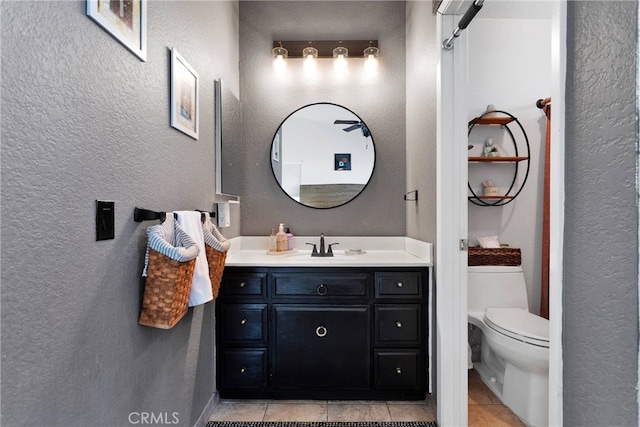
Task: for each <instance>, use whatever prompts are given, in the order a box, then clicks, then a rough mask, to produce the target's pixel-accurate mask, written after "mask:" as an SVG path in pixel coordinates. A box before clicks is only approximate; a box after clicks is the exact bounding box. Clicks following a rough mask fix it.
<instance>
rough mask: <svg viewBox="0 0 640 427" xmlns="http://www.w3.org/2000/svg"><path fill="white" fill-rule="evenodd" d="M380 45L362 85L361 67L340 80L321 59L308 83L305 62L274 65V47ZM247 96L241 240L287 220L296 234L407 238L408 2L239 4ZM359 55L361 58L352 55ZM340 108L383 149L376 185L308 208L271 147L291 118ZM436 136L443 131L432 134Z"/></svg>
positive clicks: (378, 157)
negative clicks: (346, 199)
mask: <svg viewBox="0 0 640 427" xmlns="http://www.w3.org/2000/svg"><path fill="white" fill-rule="evenodd" d="M307 39H309V40H314V39H315V40H340V39H344V40H347V39H377V40H378V42H379V46H380V51H381V55H380V67H379V74H378V76H377V77H375V78H373V79H368V80H367V79H364V78H363V73H362V72H361V70H360V69H359V68H360V67H362V63H363V60H362V59H360V60H356V59H354V60H350V62H349V68H350V72H349V74H348V75H347V76H346V78H344V79H343V80H335V79H334V78H333V74H332V71H333V70H332V67H333V61H332V60H330V59H321V60H319V61H318V62H319V64H318V76H317V80H315V81H314V82H310V81H309V80H307V79H306V78H305V75H304V74H303V70H302V61H301V60H289V61H288V66H287V75H286V76H284V77H279V76H278V75H277V74H276V72H275V71H274V69H273V67H272V58H271V48H272V43H273V40H307ZM240 52H241V53H240V69H241V83H240V93H241V100H242V103H243V144H244V146H243V149H244V159H243V164H244V170H243V179H244V181H243V188H244V192H243V198H242V210H241V219H242V223H241V230H242V234H243V235H266V234H268V233H269V231H270V230H271V229H272V228H274V227H275V226H277V224H278V223H279V222H284V223H285V224H286V225H287V226H288V227H291V229H292V231H293V232H294V234H300V235H303V234H304V235H317V234H320V233H322V232H324V233H326V234H327V235H401V236H404V235H405V223H406V221H405V202H404V200H403V194H404V193H405V191H406V190H405V181H406V180H405V169H406V168H405V162H406V155H405V153H406V149H405V124H406V123H405V4H404V2H397V1H389V2H384V1H382V2H367V3H366V7H364V4H363V2H340V1H329V2H327V1H316V2H313V1H310V2H307V1H295V2H271V1H268V2H265V1H257V2H251V1H242V2H240ZM350 54H351V55H356V56H357V55H359V54H361V53H358V52H352V53H350ZM315 102H332V103H336V104H340V105H343V106H345V107H347V108H348V109H350V110H352V111H353V112H355V113H356V114H357V115H358V116H360V117H361V118H362V119H363V120H364V121H365V122H366V124H367V126H368V127H369V129H370V130H371V133H372V135H373V139H374V141H375V146H376V165H375V170H374V173H373V176H372V178H371V181H370V183H369V185H368V186H367V187H366V188H365V190H364V192H363V193H362V194H360V195H359V196H358V197H357V198H356V199H355V200H354V201H352V202H350V203H348V204H346V205H343V206H340V207H338V208H334V209H313V208H308V207H305V206H302V205H300V204H298V203H296V202H295V201H293V200H292V199H290V198H289V197H288V196H287V195H286V194H284V193H283V192H282V190H281V189H280V187H279V186H278V184H277V182H276V180H275V178H274V177H273V174H272V172H271V163H270V148H271V140H272V138H273V136H274V133H275V132H276V130H277V129H278V126H279V125H280V123H281V122H282V120H284V119H285V118H286V117H287V116H288V115H289V114H290V113H292V112H293V111H294V110H296V109H298V108H299V107H302V106H304V105H307V104H311V103H315ZM434 132H435V131H434Z"/></svg>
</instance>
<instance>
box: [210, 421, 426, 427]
mask: <svg viewBox="0 0 640 427" xmlns="http://www.w3.org/2000/svg"><path fill="white" fill-rule="evenodd" d="M206 427H438V423H436V422H435V421H407V422H394V421H391V422H382V421H381V422H291V421H289V422H282V421H272V422H267V421H265V422H260V421H209V422H208V423H207V426H206Z"/></svg>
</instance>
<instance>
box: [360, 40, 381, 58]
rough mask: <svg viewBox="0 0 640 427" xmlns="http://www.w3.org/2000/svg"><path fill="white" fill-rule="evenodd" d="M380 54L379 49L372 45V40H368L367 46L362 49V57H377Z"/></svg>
mask: <svg viewBox="0 0 640 427" xmlns="http://www.w3.org/2000/svg"><path fill="white" fill-rule="evenodd" d="M378 55H380V49H378V48H377V47H376V46H373V42H372V41H370V42H369V46H368V47H367V48H366V49H365V50H364V57H365V58H367V59H373V58H377V57H378Z"/></svg>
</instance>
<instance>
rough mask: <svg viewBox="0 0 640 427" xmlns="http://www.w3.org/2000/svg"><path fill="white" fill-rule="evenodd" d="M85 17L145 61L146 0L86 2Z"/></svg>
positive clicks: (90, 0)
mask: <svg viewBox="0 0 640 427" xmlns="http://www.w3.org/2000/svg"><path fill="white" fill-rule="evenodd" d="M87 15H88V16H89V17H90V18H91V19H93V20H94V21H95V22H97V23H98V24H99V25H100V26H101V27H102V28H104V29H105V30H107V31H108V32H109V33H110V34H111V35H112V36H113V37H115V38H116V40H118V41H119V42H120V43H122V44H123V45H124V46H125V47H126V48H127V49H129V50H130V51H131V52H133V53H134V54H135V55H136V56H137V57H138V58H140V59H142V60H143V61H146V60H147V0H87Z"/></svg>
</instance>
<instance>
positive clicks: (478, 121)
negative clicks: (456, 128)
mask: <svg viewBox="0 0 640 427" xmlns="http://www.w3.org/2000/svg"><path fill="white" fill-rule="evenodd" d="M492 113H493V112H489V113H485V115H482V116H480V117H476V118H475V119H473V120H471V121H469V126H470V127H471V126H473V125H500V126H504V125H507V124H509V123H511V122H512V121H514V120H517V119H516V118H515V117H513V116H511V115H509V116H506V117H505V116H487V115H486V114H492Z"/></svg>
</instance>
